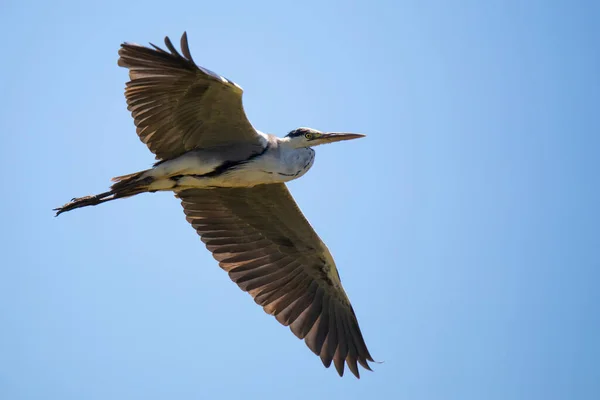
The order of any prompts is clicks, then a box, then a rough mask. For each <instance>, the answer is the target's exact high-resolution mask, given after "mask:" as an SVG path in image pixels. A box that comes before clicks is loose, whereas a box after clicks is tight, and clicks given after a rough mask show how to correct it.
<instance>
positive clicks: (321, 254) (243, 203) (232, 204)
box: [177, 184, 373, 377]
mask: <svg viewBox="0 0 600 400" xmlns="http://www.w3.org/2000/svg"><path fill="white" fill-rule="evenodd" d="M177 197H179V198H180V199H181V204H182V205H183V208H184V211H185V214H186V216H187V220H188V221H189V222H190V223H191V224H192V226H193V227H194V228H195V229H196V231H197V232H198V234H199V235H200V236H201V238H202V241H203V242H204V243H205V244H206V247H207V248H208V250H210V251H211V252H212V254H213V256H214V258H215V259H216V260H217V261H219V265H220V266H221V268H223V269H224V270H225V271H227V272H228V273H229V276H230V278H231V279H232V280H233V281H234V282H235V283H237V284H238V286H239V287H240V288H241V289H242V290H244V291H247V292H248V293H250V295H251V296H252V297H253V298H254V301H255V302H256V303H257V304H259V305H261V306H262V307H263V309H264V310H265V311H266V312H267V313H269V314H272V315H274V316H275V318H277V320H278V321H279V322H280V323H282V324H283V325H286V326H287V325H289V326H290V329H291V330H292V332H293V333H294V334H295V335H296V336H297V337H299V338H300V339H305V342H306V344H307V346H308V347H309V348H310V349H311V350H312V351H313V352H314V353H315V354H317V355H319V356H320V357H321V360H322V361H323V364H324V365H325V366H326V367H329V366H330V365H331V362H332V361H333V362H334V364H335V367H336V369H337V371H338V373H339V374H340V376H341V375H343V373H344V361H345V362H346V364H347V365H348V368H350V370H351V371H352V373H354V375H356V377H359V372H358V367H357V361H358V362H359V363H360V364H361V365H362V366H363V367H364V368H366V369H369V370H370V367H369V364H368V363H367V361H373V359H372V358H371V355H370V354H369V351H368V350H367V346H366V345H365V342H364V339H363V337H362V334H361V331H360V328H359V326H358V321H357V319H356V315H355V314H354V310H353V309H352V306H351V305H350V301H349V300H348V297H347V296H346V293H345V291H344V289H343V287H342V283H341V281H340V278H339V275H338V273H337V270H336V267H335V263H334V261H333V258H332V257H331V254H330V253H329V250H327V247H326V246H325V244H324V243H323V242H322V241H321V239H320V238H319V237H318V235H317V234H316V233H315V231H314V230H313V229H312V227H311V226H310V224H309V223H308V221H307V220H306V219H305V218H304V216H303V215H302V213H301V211H300V210H299V208H298V206H297V205H296V202H295V201H294V199H293V198H292V196H291V195H290V193H289V191H288V190H287V187H286V186H285V185H284V184H269V185H259V186H255V187H253V188H219V189H188V190H184V191H181V192H179V193H177Z"/></svg>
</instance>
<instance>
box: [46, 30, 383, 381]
mask: <svg viewBox="0 0 600 400" xmlns="http://www.w3.org/2000/svg"><path fill="white" fill-rule="evenodd" d="M165 44H166V46H167V48H168V50H169V51H165V50H163V49H160V48H158V47H156V46H154V45H152V47H153V48H148V47H143V46H139V45H135V44H129V43H124V44H123V45H122V46H121V50H120V51H119V56H120V57H119V65H120V66H122V67H125V68H127V69H128V70H129V77H130V81H129V82H127V87H126V89H125V97H126V100H127V105H128V109H129V110H130V111H131V114H132V116H133V119H134V123H135V126H136V131H137V134H138V136H139V137H140V139H141V140H142V142H143V143H145V144H146V145H147V146H148V148H149V149H150V151H152V152H153V153H154V154H155V155H156V159H157V160H158V162H157V163H156V164H155V165H154V166H153V167H152V168H151V169H147V170H144V171H140V172H135V173H133V174H128V175H123V176H119V177H116V178H113V181H114V182H115V183H114V184H113V185H112V186H111V188H110V190H108V191H107V192H104V193H100V194H97V195H93V196H85V197H80V198H75V199H73V200H72V201H71V202H69V203H67V204H65V205H64V206H62V207H59V208H57V209H56V211H57V215H58V214H61V213H63V212H67V211H71V210H73V209H76V208H80V207H86V206H94V205H98V204H101V203H104V202H107V201H112V200H116V199H120V198H125V197H131V196H134V195H137V194H140V193H148V192H159V191H172V192H174V193H175V196H176V197H177V198H179V199H180V200H181V204H182V206H183V209H184V213H185V215H186V219H187V220H188V221H189V222H190V224H191V225H192V227H193V228H194V229H195V230H196V232H197V233H198V234H199V235H200V237H201V239H202V241H203V242H204V243H205V244H206V247H207V249H208V250H209V251H210V252H211V253H212V255H213V257H214V258H215V259H216V260H217V261H218V262H219V266H220V267H221V268H222V269H224V270H225V271H227V272H228V274H229V277H230V278H231V279H232V280H233V281H234V282H235V283H236V284H237V285H238V286H239V287H240V289H242V290H244V291H246V292H248V293H249V294H250V295H251V296H252V298H253V299H254V301H255V302H256V303H257V304H259V305H260V306H262V307H263V309H264V310H265V312H267V313H269V314H271V315H273V316H274V317H275V318H276V319H277V320H278V321H279V322H280V323H281V324H283V325H285V326H289V327H290V330H291V331H292V332H293V333H294V335H296V336H297V337H298V338H300V339H304V341H305V343H306V345H307V346H308V347H309V348H310V349H311V350H312V351H313V352H314V353H315V354H317V355H318V356H319V357H320V358H321V361H322V362H323V364H324V365H325V366H326V367H329V366H330V365H331V363H332V362H333V364H334V365H335V368H336V369H337V371H338V373H339V374H340V376H341V375H343V373H344V366H345V365H347V366H348V368H349V369H350V370H351V371H352V373H353V374H354V375H355V376H356V377H359V371H358V367H357V364H361V365H362V366H363V367H364V368H366V369H369V370H370V367H369V364H368V361H373V359H372V357H371V355H370V354H369V351H368V349H367V347H366V344H365V342H364V339H363V336H362V333H361V331H360V328H359V326H358V320H357V318H356V315H355V313H354V310H353V308H352V305H351V304H350V300H349V299H348V296H347V295H346V292H345V291H344V288H343V287H342V283H341V280H340V276H339V273H338V271H337V268H336V266H335V262H334V260H333V257H332V256H331V253H330V252H329V250H328V249H327V246H326V245H325V243H323V241H322V240H321V239H320V238H319V236H318V235H317V234H316V232H315V231H314V230H313V228H312V227H311V226H310V224H309V223H308V221H307V220H306V218H304V215H303V214H302V212H301V211H300V209H299V208H298V206H297V205H296V203H295V201H294V199H293V198H292V196H291V194H290V193H289V191H288V189H287V187H286V185H285V182H288V181H290V180H293V179H297V178H300V177H301V176H303V175H304V174H305V173H306V172H307V171H308V170H309V169H310V168H311V167H312V166H313V163H314V158H315V151H314V150H313V149H312V147H314V146H317V145H320V144H325V143H332V142H335V141H341V140H349V139H356V138H359V137H362V136H364V135H359V134H349V133H323V132H319V131H317V130H314V129H310V128H298V129H295V130H293V131H292V132H290V133H289V134H288V135H287V136H285V137H283V138H279V137H276V136H273V135H268V134H264V133H262V132H259V131H257V130H255V129H254V128H253V127H252V125H251V124H250V122H249V121H248V119H247V117H246V114H245V113H244V110H243V106H242V89H241V88H240V87H239V86H238V85H236V84H235V83H233V82H232V81H230V80H228V79H226V78H223V77H221V76H219V75H217V74H215V73H214V72H212V71H209V70H207V69H205V68H203V67H200V66H198V65H196V64H195V63H194V61H193V59H192V56H191V54H190V51H189V47H188V43H187V36H186V35H185V33H184V35H183V36H182V38H181V50H182V53H183V54H180V53H179V52H178V51H177V50H176V49H175V47H174V46H173V45H172V43H171V41H170V40H169V39H168V38H166V39H165Z"/></svg>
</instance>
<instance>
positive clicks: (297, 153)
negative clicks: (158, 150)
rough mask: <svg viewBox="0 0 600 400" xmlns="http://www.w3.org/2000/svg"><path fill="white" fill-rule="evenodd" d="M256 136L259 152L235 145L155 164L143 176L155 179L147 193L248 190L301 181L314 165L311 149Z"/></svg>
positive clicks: (193, 151)
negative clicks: (187, 189)
mask: <svg viewBox="0 0 600 400" xmlns="http://www.w3.org/2000/svg"><path fill="white" fill-rule="evenodd" d="M257 134H258V135H259V136H261V137H262V138H264V145H263V146H262V147H261V148H260V150H258V151H256V149H255V148H252V149H249V148H248V146H245V145H243V144H241V145H235V144H234V145H232V146H229V147H222V148H215V149H202V150H191V151H189V152H187V153H185V154H183V155H181V156H179V157H177V158H175V159H173V160H168V161H165V162H163V163H160V164H158V165H157V166H155V167H154V168H153V169H152V170H149V171H148V172H147V174H146V176H151V177H153V178H156V179H157V180H156V181H155V182H153V183H152V184H151V185H150V190H173V189H175V188H177V189H183V188H215V187H251V186H256V185H261V184H269V183H284V182H288V181H291V180H293V179H297V178H300V177H301V176H303V175H304V174H305V173H306V172H307V171H308V170H309V169H310V168H311V167H312V166H313V163H314V160H315V151H314V150H313V149H311V148H309V147H303V148H292V147H289V146H287V145H286V142H284V141H281V139H279V138H278V137H276V136H274V135H267V134H263V133H258V132H257ZM173 177H177V179H173Z"/></svg>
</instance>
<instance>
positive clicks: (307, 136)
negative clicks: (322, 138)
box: [304, 133, 313, 140]
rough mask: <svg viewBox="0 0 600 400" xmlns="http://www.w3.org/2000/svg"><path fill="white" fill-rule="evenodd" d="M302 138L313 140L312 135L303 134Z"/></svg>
mask: <svg viewBox="0 0 600 400" xmlns="http://www.w3.org/2000/svg"><path fill="white" fill-rule="evenodd" d="M304 137H305V138H306V139H307V140H310V139H312V138H313V134H312V133H305V134H304Z"/></svg>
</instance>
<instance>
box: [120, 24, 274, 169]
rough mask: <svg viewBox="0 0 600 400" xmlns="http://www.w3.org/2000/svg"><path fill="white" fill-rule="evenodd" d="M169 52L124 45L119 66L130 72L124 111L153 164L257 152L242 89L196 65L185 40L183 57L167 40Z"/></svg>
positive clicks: (261, 142)
mask: <svg viewBox="0 0 600 400" xmlns="http://www.w3.org/2000/svg"><path fill="white" fill-rule="evenodd" d="M165 45H166V47H167V49H168V50H169V51H165V50H163V49H161V48H160V47H158V46H155V45H153V44H151V46H152V48H150V47H144V46H140V45H137V44H132V43H123V44H122V45H121V49H120V50H119V61H118V64H119V65H120V66H122V67H125V68H128V69H129V78H130V81H129V82H127V84H126V88H125V98H126V100H127V106H128V107H127V108H128V110H129V111H130V112H131V115H132V116H133V120H134V123H135V125H136V127H137V133H138V136H139V137H140V140H141V141H142V142H143V143H145V144H146V145H147V146H148V148H149V149H150V151H152V152H153V153H154V154H155V155H156V158H157V159H160V160H165V159H172V158H175V157H177V156H180V155H182V154H183V153H185V152H187V151H190V150H194V149H198V148H212V147H219V146H225V145H228V144H231V143H238V144H246V145H247V153H248V154H246V155H245V156H250V155H251V154H254V153H257V152H260V151H261V150H262V148H263V147H264V145H265V143H264V140H263V139H262V138H261V137H260V136H259V135H258V134H257V132H256V131H255V130H254V128H253V127H252V125H251V124H250V122H249V121H248V118H247V117H246V114H245V112H244V107H243V104H242V93H243V91H242V89H241V88H240V87H239V86H238V85H236V84H235V83H233V82H232V81H230V80H228V79H226V78H223V77H221V76H219V75H218V74H216V73H214V72H212V71H210V70H208V69H206V68H203V67H200V66H198V65H196V63H195V62H194V60H193V58H192V55H191V53H190V49H189V45H188V40H187V35H186V33H184V34H183V36H182V37H181V53H179V52H178V51H177V49H176V48H175V46H174V45H173V43H172V42H171V40H170V39H169V38H168V37H166V38H165Z"/></svg>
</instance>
